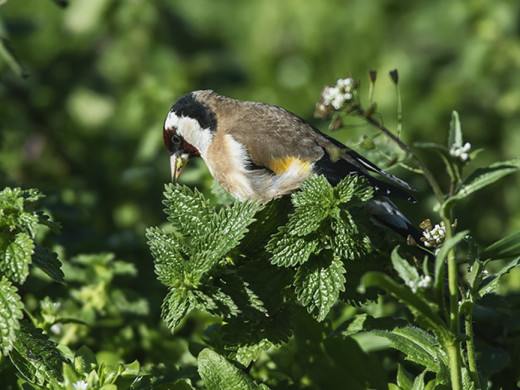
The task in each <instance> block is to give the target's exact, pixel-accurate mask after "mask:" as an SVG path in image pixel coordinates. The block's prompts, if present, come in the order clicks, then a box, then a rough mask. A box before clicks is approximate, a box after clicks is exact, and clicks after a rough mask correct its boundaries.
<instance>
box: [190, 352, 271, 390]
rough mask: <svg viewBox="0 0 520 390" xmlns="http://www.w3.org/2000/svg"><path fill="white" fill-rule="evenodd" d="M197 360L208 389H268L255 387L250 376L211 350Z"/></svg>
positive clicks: (200, 354)
mask: <svg viewBox="0 0 520 390" xmlns="http://www.w3.org/2000/svg"><path fill="white" fill-rule="evenodd" d="M197 360H198V366H199V373H200V376H201V377H202V380H203V381H204V384H205V385H206V388H208V389H215V390H227V389H244V390H256V389H267V387H265V386H257V385H255V383H254V382H253V381H252V380H251V378H250V377H249V376H247V375H246V374H245V373H243V372H241V371H240V370H239V369H238V368H236V367H235V366H233V365H232V364H231V363H229V362H228V361H227V360H226V359H225V358H223V357H222V356H220V355H218V354H217V353H215V352H213V351H211V350H210V349H204V350H203V351H202V352H201V353H199V357H198V359H197Z"/></svg>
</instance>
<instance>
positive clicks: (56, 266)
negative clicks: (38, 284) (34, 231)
mask: <svg viewBox="0 0 520 390" xmlns="http://www.w3.org/2000/svg"><path fill="white" fill-rule="evenodd" d="M32 262H33V264H34V265H35V266H36V267H38V268H40V269H41V270H42V271H43V272H45V273H46V274H47V275H48V276H49V277H50V278H51V279H52V280H54V281H55V282H59V283H63V282H64V281H65V280H64V276H65V275H64V274H63V271H62V270H61V261H59V260H58V255H57V254H56V253H54V252H52V251H51V250H50V249H48V248H46V247H43V246H41V245H36V247H35V248H34V254H33V256H32Z"/></svg>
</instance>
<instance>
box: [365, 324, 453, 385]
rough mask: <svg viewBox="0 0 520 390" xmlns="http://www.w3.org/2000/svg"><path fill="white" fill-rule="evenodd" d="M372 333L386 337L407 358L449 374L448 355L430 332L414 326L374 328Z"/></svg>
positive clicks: (433, 369)
mask: <svg viewBox="0 0 520 390" xmlns="http://www.w3.org/2000/svg"><path fill="white" fill-rule="evenodd" d="M371 333H373V334H375V335H377V336H380V337H384V338H386V339H387V340H389V341H390V342H391V343H392V348H394V349H397V350H398V351H401V352H402V353H404V354H405V359H406V360H408V361H411V362H414V363H417V364H419V365H421V366H423V367H425V368H426V369H427V370H428V371H431V372H435V373H437V374H441V375H443V376H444V375H448V368H447V367H448V364H447V360H448V357H447V355H446V354H445V353H444V351H443V349H442V346H441V345H440V344H439V342H438V341H437V340H436V339H435V337H433V336H432V335H431V334H430V333H428V332H426V331H425V330H423V329H420V328H416V327H413V326H405V327H396V328H394V329H392V330H390V331H388V330H377V329H374V330H372V331H371Z"/></svg>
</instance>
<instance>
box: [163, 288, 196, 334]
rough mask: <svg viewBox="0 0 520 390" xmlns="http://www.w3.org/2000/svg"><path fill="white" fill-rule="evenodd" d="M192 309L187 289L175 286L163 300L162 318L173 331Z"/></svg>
mask: <svg viewBox="0 0 520 390" xmlns="http://www.w3.org/2000/svg"><path fill="white" fill-rule="evenodd" d="M191 310H192V307H191V302H190V300H189V299H188V294H187V293H186V291H185V290H184V289H183V288H175V289H172V290H170V291H169V292H168V294H167V295H166V297H165V298H164V300H163V304H162V318H163V320H164V322H165V323H166V325H167V326H168V328H170V330H171V331H172V332H173V331H174V330H175V328H176V327H177V325H179V323H180V322H181V320H182V318H184V316H185V315H187V314H188V313H189V312H190V311H191Z"/></svg>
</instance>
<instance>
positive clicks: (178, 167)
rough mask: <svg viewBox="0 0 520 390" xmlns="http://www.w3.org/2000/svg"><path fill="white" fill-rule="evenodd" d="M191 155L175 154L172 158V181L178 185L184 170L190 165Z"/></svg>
mask: <svg viewBox="0 0 520 390" xmlns="http://www.w3.org/2000/svg"><path fill="white" fill-rule="evenodd" d="M189 158H190V155H189V154H188V153H180V152H175V153H173V154H172V155H171V156H170V168H171V171H172V181H173V182H174V183H177V181H178V180H179V176H180V175H181V172H182V170H183V169H184V167H185V166H186V164H187V163H188V159H189Z"/></svg>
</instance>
